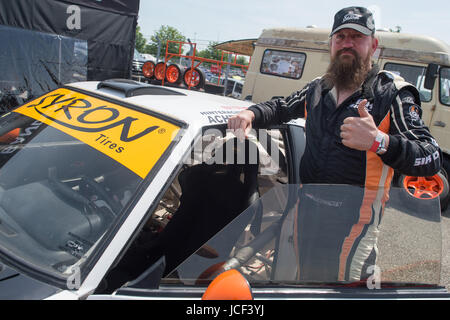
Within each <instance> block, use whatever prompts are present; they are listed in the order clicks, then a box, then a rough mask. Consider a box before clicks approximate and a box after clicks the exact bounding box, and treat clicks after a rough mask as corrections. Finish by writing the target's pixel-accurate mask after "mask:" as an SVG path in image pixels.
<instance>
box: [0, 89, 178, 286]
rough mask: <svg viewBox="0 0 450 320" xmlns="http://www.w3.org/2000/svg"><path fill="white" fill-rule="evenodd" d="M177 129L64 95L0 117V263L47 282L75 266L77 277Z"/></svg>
mask: <svg viewBox="0 0 450 320" xmlns="http://www.w3.org/2000/svg"><path fill="white" fill-rule="evenodd" d="M157 129H160V131H159V133H158V132H157V131H158V130H157ZM177 130H178V127H177V126H175V125H173V124H171V123H168V122H166V121H164V120H161V119H159V118H157V117H155V116H151V115H149V114H147V113H143V112H139V111H137V110H134V109H133V110H131V109H128V108H126V107H124V106H122V105H119V104H117V103H112V102H108V101H104V100H101V99H99V98H93V97H91V96H89V95H87V94H83V93H80V92H77V91H73V90H70V89H67V88H60V89H57V90H55V91H53V92H50V93H48V94H47V95H45V96H43V97H40V98H38V99H36V100H34V101H32V102H30V103H28V104H26V105H24V106H22V107H19V108H17V109H15V110H14V111H13V112H10V113H9V114H6V115H4V116H3V117H2V118H1V119H0V253H1V256H2V258H3V259H6V260H7V261H9V262H10V263H12V264H14V265H19V266H22V268H23V269H26V268H27V267H28V268H29V267H30V266H31V267H32V268H36V269H39V270H40V271H42V272H43V273H46V274H48V275H50V276H54V277H56V278H64V277H66V276H67V275H69V274H71V273H72V267H73V266H75V265H76V266H79V267H81V272H83V267H84V264H83V263H84V262H85V261H86V260H87V259H88V258H90V256H91V255H92V253H93V252H94V250H95V249H96V247H98V244H99V243H100V240H101V239H102V238H103V237H104V236H105V235H106V234H107V233H108V231H111V229H112V228H113V226H115V225H117V224H118V223H120V221H123V218H124V214H126V213H127V212H129V210H128V209H129V208H130V203H132V202H133V200H134V199H135V198H136V191H137V190H138V188H139V186H140V185H141V183H142V182H143V181H144V179H145V178H146V177H148V176H150V175H152V174H154V170H153V167H155V168H156V167H157V166H155V164H156V163H157V162H158V161H161V158H162V157H163V156H164V154H165V152H166V150H167V149H168V148H169V146H170V145H171V141H172V140H171V139H173V138H174V136H175V135H174V133H176V132H177ZM143 146H145V147H143ZM155 170H157V169H155ZM35 271H36V270H35Z"/></svg>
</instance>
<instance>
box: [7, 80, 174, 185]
mask: <svg viewBox="0 0 450 320" xmlns="http://www.w3.org/2000/svg"><path fill="white" fill-rule="evenodd" d="M14 112H17V113H20V114H23V115H25V116H28V117H30V118H33V119H36V120H38V121H41V122H43V123H45V124H47V125H49V126H52V127H54V128H56V129H58V130H60V131H62V132H64V133H66V134H68V135H70V136H72V137H74V138H76V139H78V140H80V141H82V142H84V143H86V144H88V145H90V146H91V147H93V148H95V149H97V150H98V151H100V152H102V153H104V154H106V155H107V156H109V157H110V158H113V159H114V160H116V161H117V162H119V163H121V164H122V165H124V166H125V167H127V168H128V169H130V170H132V171H133V172H135V173H136V174H137V175H139V176H140V177H141V178H145V176H146V175H147V174H148V173H149V172H150V170H151V169H152V168H153V167H154V165H155V164H156V163H157V161H158V160H159V159H160V158H161V156H162V155H163V153H164V152H165V151H166V150H167V148H168V147H169V146H170V144H171V142H172V141H173V140H174V138H175V137H176V136H177V133H178V132H179V130H180V127H179V126H177V125H176V124H173V123H171V122H168V121H166V120H164V119H161V118H158V117H156V116H152V115H149V114H147V113H144V112H139V111H137V110H133V109H130V108H126V107H124V106H121V105H119V104H116V103H112V102H109V101H105V100H102V99H99V98H95V97H92V96H89V95H86V94H83V93H79V92H76V91H72V90H70V89H67V88H60V89H56V90H54V91H51V92H49V93H48V94H46V95H44V96H42V97H40V98H38V99H35V100H33V101H31V102H29V103H27V104H25V105H23V106H21V107H19V108H17V109H16V110H14Z"/></svg>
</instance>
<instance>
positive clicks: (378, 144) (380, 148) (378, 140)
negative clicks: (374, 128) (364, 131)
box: [370, 131, 387, 155]
mask: <svg viewBox="0 0 450 320" xmlns="http://www.w3.org/2000/svg"><path fill="white" fill-rule="evenodd" d="M370 151H372V152H375V153H376V154H378V155H381V154H383V153H385V152H386V151H387V150H386V140H385V138H384V134H382V133H381V132H380V131H378V133H377V136H376V137H375V140H374V142H373V144H372V147H371V148H370Z"/></svg>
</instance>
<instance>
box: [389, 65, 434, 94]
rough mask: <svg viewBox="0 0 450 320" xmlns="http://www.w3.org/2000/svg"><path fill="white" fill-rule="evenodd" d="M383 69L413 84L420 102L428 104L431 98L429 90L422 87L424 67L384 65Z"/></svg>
mask: <svg viewBox="0 0 450 320" xmlns="http://www.w3.org/2000/svg"><path fill="white" fill-rule="evenodd" d="M384 69H385V70H387V71H391V72H393V73H395V74H397V75H399V76H401V77H402V78H403V79H405V81H407V82H409V83H411V84H413V85H414V86H415V87H416V88H417V89H418V90H419V94H420V100H421V101H422V102H429V101H431V99H432V98H433V96H432V92H431V90H429V89H425V87H424V84H425V73H426V68H425V67H420V66H412V65H406V64H398V63H386V64H385V66H384Z"/></svg>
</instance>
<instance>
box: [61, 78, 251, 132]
mask: <svg viewBox="0 0 450 320" xmlns="http://www.w3.org/2000/svg"><path fill="white" fill-rule="evenodd" d="M114 81H115V80H109V81H106V82H100V81H86V82H76V83H72V84H68V85H67V86H68V87H73V88H78V89H81V90H84V91H88V92H92V93H94V94H97V95H102V96H105V97H106V98H113V99H115V100H117V101H119V102H124V103H125V104H132V105H134V106H138V107H141V108H144V109H146V110H149V111H152V112H156V113H159V114H163V115H165V116H167V117H170V118H172V119H174V120H178V121H182V122H185V123H187V124H188V125H189V126H194V127H204V126H211V125H217V124H225V123H227V119H228V118H229V117H231V116H232V115H234V114H237V113H238V112H240V111H242V110H244V109H246V108H248V107H249V106H251V105H252V103H251V102H249V101H243V100H237V99H233V98H228V97H223V96H219V95H213V94H209V93H204V92H199V91H196V90H188V89H181V88H174V87H162V86H155V85H149V84H144V83H140V82H136V81H131V80H126V82H123V83H129V84H133V83H134V84H135V85H136V88H138V89H140V88H150V89H152V88H153V89H155V90H159V94H138V95H134V96H129V97H127V96H126V95H127V93H126V92H125V91H121V90H117V89H116V88H111V87H108V86H105V87H101V84H104V83H109V84H111V83H112V84H118V83H119V84H120V83H122V82H120V81H125V80H119V81H118V82H114ZM99 87H100V88H99ZM158 88H159V89H158ZM161 90H166V91H167V94H161V92H160V91H161ZM150 91H151V90H150Z"/></svg>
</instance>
